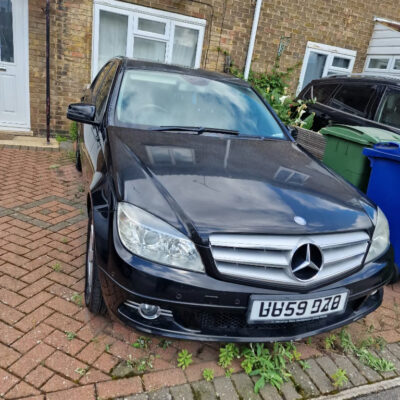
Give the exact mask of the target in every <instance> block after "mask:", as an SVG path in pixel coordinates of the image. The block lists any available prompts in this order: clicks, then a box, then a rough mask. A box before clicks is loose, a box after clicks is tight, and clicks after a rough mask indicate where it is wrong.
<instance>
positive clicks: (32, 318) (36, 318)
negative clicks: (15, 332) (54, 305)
mask: <svg viewBox="0 0 400 400" xmlns="http://www.w3.org/2000/svg"><path fill="white" fill-rule="evenodd" d="M53 312H54V311H53V310H51V309H50V308H47V307H46V306H41V307H39V308H37V309H36V310H35V311H32V312H31V313H30V314H28V315H27V316H26V317H24V318H22V319H21V320H19V321H18V323H17V324H15V327H16V328H18V329H19V330H21V331H23V332H28V331H29V330H31V329H33V328H35V326H38V325H39V324H40V323H41V322H42V321H43V320H44V319H46V318H47V317H48V316H49V315H50V314H51V313H53Z"/></svg>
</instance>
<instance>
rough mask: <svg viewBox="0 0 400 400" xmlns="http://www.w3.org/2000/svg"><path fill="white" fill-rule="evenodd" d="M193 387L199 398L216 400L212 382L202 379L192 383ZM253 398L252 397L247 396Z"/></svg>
mask: <svg viewBox="0 0 400 400" xmlns="http://www.w3.org/2000/svg"><path fill="white" fill-rule="evenodd" d="M191 386H192V389H193V392H194V396H195V399H197V400H216V399H217V396H216V393H215V389H214V387H213V385H212V384H211V382H206V381H200V382H194V383H192V385H191ZM246 400H251V398H248V399H247V398H246Z"/></svg>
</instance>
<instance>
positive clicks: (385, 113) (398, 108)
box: [378, 89, 400, 128]
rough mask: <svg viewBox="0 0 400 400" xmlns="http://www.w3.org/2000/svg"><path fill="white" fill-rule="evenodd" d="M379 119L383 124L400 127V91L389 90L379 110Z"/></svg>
mask: <svg viewBox="0 0 400 400" xmlns="http://www.w3.org/2000/svg"><path fill="white" fill-rule="evenodd" d="M378 121H379V122H381V123H382V124H386V125H390V126H394V127H396V128H400V91H399V90H394V89H391V90H388V91H387V92H386V95H385V98H384V101H383V103H382V106H381V108H380V110H379V112H378Z"/></svg>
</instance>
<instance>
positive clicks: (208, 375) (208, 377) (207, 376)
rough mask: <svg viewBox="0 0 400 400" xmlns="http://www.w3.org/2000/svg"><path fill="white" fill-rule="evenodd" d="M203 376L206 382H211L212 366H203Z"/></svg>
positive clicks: (212, 375) (212, 376) (212, 377)
mask: <svg viewBox="0 0 400 400" xmlns="http://www.w3.org/2000/svg"><path fill="white" fill-rule="evenodd" d="M203 378H204V379H205V380H206V381H207V382H211V381H212V380H214V370H213V369H212V368H205V369H204V370H203Z"/></svg>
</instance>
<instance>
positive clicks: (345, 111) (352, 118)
mask: <svg viewBox="0 0 400 400" xmlns="http://www.w3.org/2000/svg"><path fill="white" fill-rule="evenodd" d="M378 88H379V85H377V84H371V83H362V82H346V83H343V84H342V85H341V86H340V87H339V89H338V90H337V91H336V92H335V94H334V96H333V97H332V98H331V100H330V101H329V104H328V106H329V115H330V119H331V122H332V123H333V124H348V125H355V126H369V125H371V120H370V119H369V116H370V115H369V114H370V109H371V106H372V104H373V101H374V99H375V97H376V94H377V91H378Z"/></svg>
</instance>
